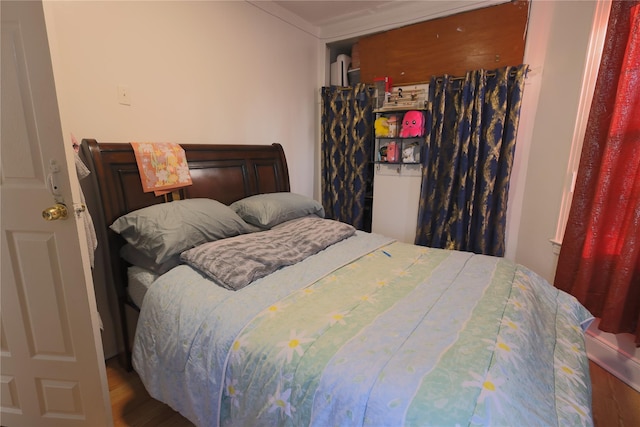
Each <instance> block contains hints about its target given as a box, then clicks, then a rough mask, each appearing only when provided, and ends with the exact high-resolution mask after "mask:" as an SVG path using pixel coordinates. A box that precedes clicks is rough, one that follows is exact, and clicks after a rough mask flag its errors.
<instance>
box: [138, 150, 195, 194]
mask: <svg viewBox="0 0 640 427" xmlns="http://www.w3.org/2000/svg"><path fill="white" fill-rule="evenodd" d="M131 146H132V147H133V151H134V153H135V156H136V162H137V163H138V170H139V171H140V180H141V181H142V189H143V191H144V192H145V193H147V192H151V191H153V192H154V193H155V195H156V196H161V195H163V194H166V193H170V192H171V191H173V190H176V189H178V188H181V187H185V186H187V185H191V184H192V182H191V174H190V173H189V165H188V164H187V157H186V155H185V153H184V150H183V149H182V147H180V145H179V144H176V143H173V142H132V143H131Z"/></svg>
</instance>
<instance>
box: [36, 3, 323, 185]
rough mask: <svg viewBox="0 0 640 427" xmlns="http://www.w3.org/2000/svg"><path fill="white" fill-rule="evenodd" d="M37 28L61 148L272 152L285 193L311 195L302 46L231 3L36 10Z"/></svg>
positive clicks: (312, 47)
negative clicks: (280, 159) (46, 55)
mask: <svg viewBox="0 0 640 427" xmlns="http://www.w3.org/2000/svg"><path fill="white" fill-rule="evenodd" d="M45 16H46V21H47V30H48V32H49V40H50V48H51V53H52V60H53V65H54V73H55V78H56V86H57V90H58V98H59V104H60V115H61V119H62V126H63V131H64V135H65V138H69V134H70V133H74V134H75V135H76V137H78V138H83V137H88V138H95V139H97V140H98V141H110V142H129V141H171V142H181V143H220V144H222V143H233V144H250V143H258V144H271V143H273V142H279V143H281V144H282V145H283V146H284V149H285V152H286V154H287V156H288V159H289V169H290V174H291V183H292V190H293V191H296V192H300V193H303V194H308V195H313V188H312V177H311V176H310V173H309V172H310V171H312V170H313V165H314V159H313V148H314V140H315V133H314V126H315V117H316V115H317V114H318V112H317V110H316V105H315V90H316V84H317V67H316V49H317V43H316V39H315V38H314V37H312V36H311V35H309V34H307V33H305V32H303V31H300V30H298V29H297V28H295V27H293V26H291V25H289V24H286V23H283V21H281V20H279V19H277V18H275V17H273V16H271V15H268V14H266V13H265V12H263V11H262V10H260V9H257V8H256V7H254V6H252V5H251V4H250V3H248V2H239V1H230V2H219V1H207V2H204V1H176V2H164V1H153V2H149V1H126V2H121V1H64V2H45ZM118 85H125V86H127V87H128V89H129V92H130V94H131V106H124V105H120V104H118V100H117V86H118Z"/></svg>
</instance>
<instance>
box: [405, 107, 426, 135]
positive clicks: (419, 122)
mask: <svg viewBox="0 0 640 427" xmlns="http://www.w3.org/2000/svg"><path fill="white" fill-rule="evenodd" d="M423 135H424V115H423V114H422V111H415V110H413V111H407V112H406V113H405V114H404V118H403V119H402V129H400V137H401V138H410V137H413V136H423Z"/></svg>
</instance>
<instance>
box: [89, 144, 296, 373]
mask: <svg viewBox="0 0 640 427" xmlns="http://www.w3.org/2000/svg"><path fill="white" fill-rule="evenodd" d="M181 147H182V148H183V149H184V151H185V154H186V157H187V162H188V163H189V171H190V173H191V180H192V181H193V185H190V186H188V187H184V188H183V189H180V190H179V191H178V192H177V194H176V196H179V197H176V198H179V199H191V198H210V199H215V200H218V201H220V202H222V203H225V204H231V203H233V202H235V201H236V200H240V199H242V198H244V197H248V196H252V195H254V194H262V193H274V192H281V191H290V187H289V172H288V169H287V161H286V158H285V155H284V150H283V149H282V146H281V145H280V144H272V145H200V144H181ZM80 156H81V158H82V160H83V161H84V162H85V164H86V165H87V167H88V168H89V170H90V171H91V175H90V178H91V180H90V181H91V182H90V183H88V184H83V190H84V191H85V193H86V192H87V191H91V192H92V193H93V194H92V195H93V196H95V197H93V199H94V200H96V203H95V206H90V213H91V215H92V217H94V222H95V224H96V228H97V229H96V234H97V236H98V242H99V245H101V246H102V251H103V253H104V254H105V257H104V258H105V269H106V270H107V274H109V273H111V274H112V277H111V278H109V277H107V281H108V282H112V283H113V284H114V285H115V288H116V293H117V297H118V302H119V303H118V305H119V311H120V323H121V326H122V331H123V337H122V339H123V341H124V347H125V354H126V356H127V362H126V363H127V367H128V368H129V369H130V368H131V365H130V362H129V359H130V351H129V343H128V332H127V326H126V324H127V322H126V314H125V305H127V304H128V305H131V306H132V307H134V308H136V307H135V304H133V302H132V301H131V300H130V298H129V296H128V294H127V290H126V286H127V271H126V270H127V267H128V265H127V264H126V263H125V262H124V261H123V260H122V259H121V258H120V249H121V247H122V246H123V245H124V243H125V242H124V239H122V238H121V237H120V236H119V235H118V234H116V233H114V232H113V231H111V230H110V229H109V228H108V226H109V225H111V224H112V223H113V221H115V220H116V219H117V218H119V217H120V216H122V215H124V214H126V213H129V212H131V211H134V210H137V209H140V208H143V207H147V206H151V205H155V204H158V203H164V202H167V201H171V200H173V198H174V196H173V195H172V194H169V195H167V196H159V197H157V196H155V195H154V194H153V193H152V192H151V193H145V192H143V189H142V183H141V180H140V175H139V172H138V166H137V163H136V158H135V154H134V152H133V149H132V147H131V144H128V143H98V142H97V141H96V140H95V139H83V140H82V143H81V144H80ZM110 279H111V280H110Z"/></svg>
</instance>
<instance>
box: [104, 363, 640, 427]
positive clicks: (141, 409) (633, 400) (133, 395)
mask: <svg viewBox="0 0 640 427" xmlns="http://www.w3.org/2000/svg"><path fill="white" fill-rule="evenodd" d="M590 369H591V382H592V383H593V418H594V424H595V427H631V426H640V393H638V392H637V391H635V390H634V389H632V388H631V387H629V386H628V385H626V384H625V383H623V382H622V381H620V380H619V379H617V378H616V377H614V376H613V375H611V374H610V373H609V372H607V371H606V370H604V369H602V368H601V367H600V366H598V365H597V364H595V363H593V362H590ZM107 379H108V381H109V395H110V396H111V407H112V410H113V422H114V426H115V427H120V426H139V427H161V426H164V427H173V426H176V427H192V426H193V424H192V423H191V422H189V421H188V420H187V419H185V418H184V417H182V416H181V415H180V414H179V413H177V412H175V411H174V410H173V409H171V408H170V407H168V406H167V405H165V404H163V403H160V402H158V401H157V400H155V399H153V398H152V397H150V396H149V394H148V393H147V391H146V390H145V388H144V386H143V385H142V382H141V381H140V378H139V377H138V375H137V374H136V373H135V372H126V371H125V370H124V369H123V368H122V367H121V366H120V365H119V363H118V361H117V359H116V358H113V359H109V360H108V361H107Z"/></svg>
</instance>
